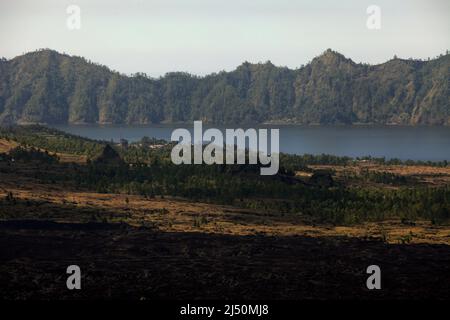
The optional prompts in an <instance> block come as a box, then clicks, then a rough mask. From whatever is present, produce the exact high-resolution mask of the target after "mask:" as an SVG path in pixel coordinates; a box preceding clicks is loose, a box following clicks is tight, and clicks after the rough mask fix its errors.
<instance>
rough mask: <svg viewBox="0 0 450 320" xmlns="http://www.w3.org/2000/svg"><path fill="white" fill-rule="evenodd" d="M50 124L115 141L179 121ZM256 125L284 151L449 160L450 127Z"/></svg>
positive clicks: (161, 132)
mask: <svg viewBox="0 0 450 320" xmlns="http://www.w3.org/2000/svg"><path fill="white" fill-rule="evenodd" d="M54 127H55V128H57V129H60V130H63V131H66V132H68V133H72V134H76V135H80V136H83V137H88V138H92V139H98V140H108V141H110V140H111V139H112V140H114V141H119V140H120V139H122V138H123V139H127V140H129V141H130V142H133V141H137V140H140V139H141V138H142V137H143V136H148V137H155V138H158V139H166V140H170V136H171V134H172V131H173V130H174V129H176V128H179V127H183V125H151V126H99V125H59V126H54ZM218 128H219V129H224V128H220V127H218ZM229 128H234V127H231V126H230V127H229ZM236 128H238V127H236ZM258 128H269V129H270V128H278V129H280V151H281V152H285V153H291V154H304V153H310V154H322V153H326V154H333V155H337V156H350V157H362V156H368V155H370V156H373V157H386V159H391V158H398V159H402V160H408V159H411V160H430V161H441V160H450V127H425V126H418V127H407V126H301V125H277V126H275V125H261V126H259V127H258ZM205 129H206V126H204V130H205ZM244 129H245V127H244Z"/></svg>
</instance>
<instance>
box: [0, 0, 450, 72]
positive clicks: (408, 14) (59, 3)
mask: <svg viewBox="0 0 450 320" xmlns="http://www.w3.org/2000/svg"><path fill="white" fill-rule="evenodd" d="M72 4H74V5H78V6H79V7H80V9H81V29H80V30H69V28H68V27H67V25H66V20H67V17H68V16H69V14H67V13H66V8H67V7H68V6H69V5H72ZM372 4H375V5H378V6H379V7H380V8H381V29H380V30H369V29H368V28H367V26H366V21H367V18H368V16H369V15H368V14H367V13H366V9H367V7H368V6H369V5H372ZM38 48H51V49H55V50H58V51H61V52H66V53H69V54H75V55H81V56H84V57H86V58H88V59H90V60H92V61H95V62H99V63H101V64H105V65H107V66H109V67H110V68H112V69H115V70H118V71H120V72H123V73H127V74H130V73H134V72H145V73H147V74H148V75H151V76H159V75H163V74H164V73H166V72H168V71H187V72H190V73H194V74H198V75H203V74H206V73H210V72H215V71H220V70H232V69H234V68H236V66H238V65H239V64H241V63H242V62H243V61H245V60H247V61H250V62H259V61H262V62H264V61H266V60H271V61H272V62H273V63H274V64H276V65H283V66H289V67H291V68H296V67H299V66H300V65H301V64H304V63H307V62H308V61H309V60H311V59H312V58H313V57H314V56H316V55H319V54H320V53H322V52H323V51H324V50H325V49H327V48H332V49H334V50H337V51H339V52H341V53H343V54H344V55H346V56H347V57H349V58H352V59H353V60H354V61H356V62H369V63H380V62H384V61H386V60H388V59H390V58H391V57H392V56H393V55H394V54H397V55H398V56H399V57H405V58H408V57H415V58H427V57H429V56H430V57H434V56H436V55H438V54H440V53H444V52H445V50H447V49H450V1H449V0H395V1H394V0H370V1H366V0H348V1H345V0H340V1H337V0H334V1H330V0H329V1H319V0H314V1H304V0H220V1H219V0H149V1H145V0H127V1H125V0H104V1H93V0H69V1H67V0H39V1H36V0H14V1H9V0H0V56H4V57H6V58H12V57H14V56H17V55H20V54H22V53H24V52H28V51H33V50H35V49H38Z"/></svg>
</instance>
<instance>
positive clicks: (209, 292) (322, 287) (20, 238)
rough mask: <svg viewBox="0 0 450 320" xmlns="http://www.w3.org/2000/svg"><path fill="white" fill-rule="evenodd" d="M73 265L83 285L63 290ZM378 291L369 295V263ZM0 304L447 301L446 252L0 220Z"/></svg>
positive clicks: (449, 264) (449, 263)
mask: <svg viewBox="0 0 450 320" xmlns="http://www.w3.org/2000/svg"><path fill="white" fill-rule="evenodd" d="M71 264H77V265H79V266H80V268H81V271H82V289H81V290H72V291H70V290H68V289H66V279H67V276H68V275H67V274H66V268H67V266H68V265H71ZM371 264H377V265H379V266H380V267H381V271H382V290H375V291H369V290H368V289H366V285H365V283H366V279H367V277H368V275H367V274H366V273H365V270H366V268H367V266H369V265H371ZM0 287H1V288H2V290H1V291H0V298H1V299H112V298H119V299H141V298H146V299H214V298H220V299H238V298H243V299H328V298H332V299H387V298H388V299H391V298H394V299H423V298H426V299H433V298H438V299H449V298H450V247H449V246H446V245H417V244H408V245H388V244H385V243H382V242H379V241H370V240H362V239H356V238H345V237H341V238H324V237H321V238H307V237H295V236H294V237H267V236H257V235H255V236H226V235H217V234H205V233H162V232H158V231H154V230H150V229H144V228H133V227H130V226H127V225H112V224H60V223H54V222H45V221H44V222H42V221H41V222H36V221H28V222H27V221H19V222H1V223H0Z"/></svg>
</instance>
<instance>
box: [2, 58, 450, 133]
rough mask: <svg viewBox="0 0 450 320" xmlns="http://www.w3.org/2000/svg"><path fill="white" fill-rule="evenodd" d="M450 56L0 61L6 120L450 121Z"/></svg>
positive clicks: (402, 122) (442, 123)
mask: <svg viewBox="0 0 450 320" xmlns="http://www.w3.org/2000/svg"><path fill="white" fill-rule="evenodd" d="M449 77H450V55H449V54H446V55H441V56H440V57H438V58H436V59H433V60H429V61H421V60H412V59H411V60H403V59H398V58H394V59H392V60H390V61H388V62H386V63H383V64H379V65H373V66H372V65H367V64H357V63H355V62H353V61H352V60H350V59H347V58H345V57H344V56H343V55H341V54H339V53H337V52H335V51H332V50H330V49H328V50H327V51H325V52H324V53H323V54H322V55H320V56H318V57H316V58H314V59H313V60H312V61H311V62H310V63H308V64H307V65H305V66H302V67H300V68H299V69H295V70H292V69H289V68H286V67H277V66H274V65H273V64H272V63H270V62H266V63H258V64H251V63H248V62H245V63H243V64H242V65H240V66H239V67H237V68H236V70H234V71H231V72H220V73H215V74H211V75H208V76H205V77H197V76H193V75H190V74H187V73H181V72H177V73H168V74H166V75H165V76H164V77H161V78H158V79H154V78H149V77H147V76H146V75H144V74H136V75H134V76H125V75H122V74H119V73H117V72H114V71H111V70H110V69H108V68H107V67H105V66H101V65H98V64H94V63H91V62H90V61H88V60H86V59H84V58H81V57H75V56H69V55H65V54H60V53H58V52H56V51H52V50H47V49H46V50H39V51H35V52H31V53H27V54H25V55H22V56H19V57H16V58H13V59H11V60H6V59H2V60H0V123H3V124H11V123H49V124H64V123H101V124H147V123H160V122H187V121H192V120H197V119H201V120H203V121H206V122H211V123H234V124H243V123H263V122H288V123H301V124H352V123H367V124H404V125H418V124H424V125H450V102H449V101H450V92H449V90H450V89H449V88H450V87H449Z"/></svg>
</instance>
